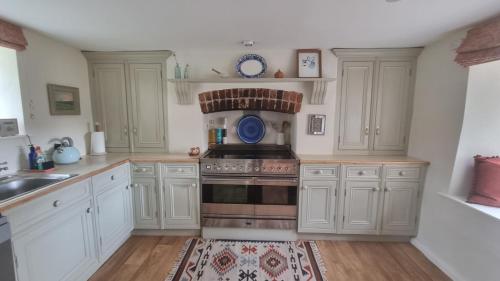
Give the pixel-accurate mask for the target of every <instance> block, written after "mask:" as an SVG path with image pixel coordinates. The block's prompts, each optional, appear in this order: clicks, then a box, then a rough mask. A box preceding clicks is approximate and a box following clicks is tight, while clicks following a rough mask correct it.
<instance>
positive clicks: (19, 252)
mask: <svg viewBox="0 0 500 281" xmlns="http://www.w3.org/2000/svg"><path fill="white" fill-rule="evenodd" d="M90 206H91V205H90V201H88V202H85V203H80V204H77V205H74V206H70V207H67V208H66V209H65V210H63V211H61V212H59V213H57V214H54V216H51V217H50V218H47V219H46V220H43V221H41V222H40V223H38V224H36V225H35V226H33V227H31V228H30V229H28V230H27V231H25V232H23V233H21V234H19V235H17V236H15V237H13V240H12V241H13V245H14V250H15V253H16V256H17V260H18V270H17V272H18V280H19V281H32V280H37V281H62V280H68V281H74V280H87V278H88V277H90V274H91V273H92V272H93V271H94V270H96V269H97V255H96V251H95V244H94V243H95V242H94V226H93V223H92V214H91V209H90ZM87 210H88V211H87Z"/></svg>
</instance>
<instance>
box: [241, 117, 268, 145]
mask: <svg viewBox="0 0 500 281" xmlns="http://www.w3.org/2000/svg"><path fill="white" fill-rule="evenodd" d="M236 132H237V133H238V137H239V138H240V140H241V141H242V142H244V143H250V144H255V143H258V142H260V141H261V140H262V139H263V138H264V136H265V135H266V125H264V121H262V119H261V118H260V117H259V116H256V115H245V116H243V117H241V119H240V121H238V126H237V127H236Z"/></svg>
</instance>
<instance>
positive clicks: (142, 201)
mask: <svg viewBox="0 0 500 281" xmlns="http://www.w3.org/2000/svg"><path fill="white" fill-rule="evenodd" d="M132 187H133V188H132V196H133V201H134V221H135V228H139V229H158V228H160V221H159V218H158V204H157V200H158V199H157V198H158V197H157V196H156V194H157V192H156V179H154V178H135V179H134V180H133V184H132Z"/></svg>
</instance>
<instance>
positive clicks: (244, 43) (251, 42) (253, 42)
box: [241, 40, 255, 47]
mask: <svg viewBox="0 0 500 281" xmlns="http://www.w3.org/2000/svg"><path fill="white" fill-rule="evenodd" d="M241 44H242V45H243V46H245V47H252V46H253V45H255V41H253V40H243V41H241Z"/></svg>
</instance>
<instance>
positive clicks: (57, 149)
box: [52, 137, 80, 164]
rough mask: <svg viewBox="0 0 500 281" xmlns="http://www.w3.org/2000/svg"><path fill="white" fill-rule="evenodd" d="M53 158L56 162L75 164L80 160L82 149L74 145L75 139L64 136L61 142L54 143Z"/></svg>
mask: <svg viewBox="0 0 500 281" xmlns="http://www.w3.org/2000/svg"><path fill="white" fill-rule="evenodd" d="M52 160H54V162H55V163H56V164H73V163H76V162H78V161H80V151H78V149H77V148H76V147H74V146H73V140H72V139H71V138H70V137H64V138H62V139H61V143H60V144H56V145H54V152H53V153H52Z"/></svg>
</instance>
